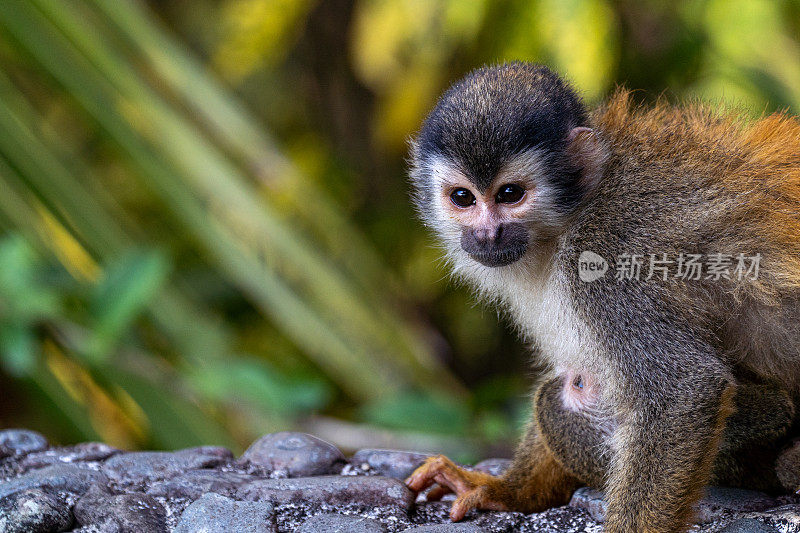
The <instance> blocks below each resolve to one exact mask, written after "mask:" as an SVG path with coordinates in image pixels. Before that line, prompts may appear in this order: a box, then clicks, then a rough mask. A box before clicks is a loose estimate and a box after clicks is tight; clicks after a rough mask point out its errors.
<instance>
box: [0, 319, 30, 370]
mask: <svg viewBox="0 0 800 533" xmlns="http://www.w3.org/2000/svg"><path fill="white" fill-rule="evenodd" d="M38 353H39V345H38V342H37V340H36V337H35V336H34V334H33V332H32V331H31V329H30V328H28V327H26V326H24V325H22V324H14V323H7V324H0V356H2V362H3V367H4V368H5V370H6V371H7V372H8V373H9V374H11V375H12V376H16V377H23V376H28V375H30V374H32V373H33V372H34V370H35V369H36V363H37V354H38Z"/></svg>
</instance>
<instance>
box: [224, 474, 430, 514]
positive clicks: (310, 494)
mask: <svg viewBox="0 0 800 533" xmlns="http://www.w3.org/2000/svg"><path fill="white" fill-rule="evenodd" d="M236 497H237V499H241V500H257V501H270V502H273V503H275V504H276V505H281V504H285V503H297V502H303V503H305V504H309V505H322V504H325V505H347V504H354V505H358V506H363V507H400V508H403V509H409V508H411V505H412V504H413V503H414V495H413V494H412V493H411V491H410V490H408V488H407V487H406V486H405V485H404V484H403V482H402V481H399V480H397V479H392V478H388V477H382V476H319V477H306V478H290V479H262V480H258V481H253V482H250V483H247V484H246V485H242V486H241V487H240V488H239V490H238V491H237V493H236Z"/></svg>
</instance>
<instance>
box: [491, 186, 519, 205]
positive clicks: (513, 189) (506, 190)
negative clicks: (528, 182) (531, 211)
mask: <svg viewBox="0 0 800 533" xmlns="http://www.w3.org/2000/svg"><path fill="white" fill-rule="evenodd" d="M523 194H525V189H523V188H522V187H520V186H519V185H514V184H512V183H509V184H508V185H503V186H502V187H500V190H499V191H497V195H496V196H495V197H494V201H495V202H497V203H498V204H515V203H517V202H519V201H520V199H522V195H523Z"/></svg>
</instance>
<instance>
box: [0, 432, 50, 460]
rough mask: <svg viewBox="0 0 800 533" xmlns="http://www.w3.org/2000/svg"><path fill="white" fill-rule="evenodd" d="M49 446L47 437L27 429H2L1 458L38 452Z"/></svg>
mask: <svg viewBox="0 0 800 533" xmlns="http://www.w3.org/2000/svg"><path fill="white" fill-rule="evenodd" d="M45 448H47V439H45V438H44V437H43V436H42V435H41V434H39V433H37V432H35V431H30V430H27V429H6V430H4V431H0V459H2V458H3V457H8V456H11V455H20V454H24V453H31V452H38V451H39V450H44V449H45Z"/></svg>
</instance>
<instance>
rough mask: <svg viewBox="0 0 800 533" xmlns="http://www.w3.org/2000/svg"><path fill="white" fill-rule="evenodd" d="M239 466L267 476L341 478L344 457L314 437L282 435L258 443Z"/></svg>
mask: <svg viewBox="0 0 800 533" xmlns="http://www.w3.org/2000/svg"><path fill="white" fill-rule="evenodd" d="M239 463H240V464H241V465H243V466H245V467H249V469H250V470H252V471H254V472H258V473H260V474H264V475H269V474H273V473H275V474H279V475H282V476H288V477H303V476H321V475H325V474H333V473H337V474H338V473H339V469H340V467H341V465H342V464H344V455H342V452H341V451H339V449H338V448H337V447H336V446H334V445H333V444H331V443H329V442H326V441H324V440H322V439H318V438H317V437H314V436H312V435H308V434H306V433H293V432H289V431H283V432H280V433H270V434H268V435H264V436H263V437H261V438H260V439H258V440H257V441H255V442H254V443H253V444H251V445H250V447H249V448H248V449H247V450H246V451H245V452H244V453H243V454H242V457H241V458H240V459H239Z"/></svg>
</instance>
